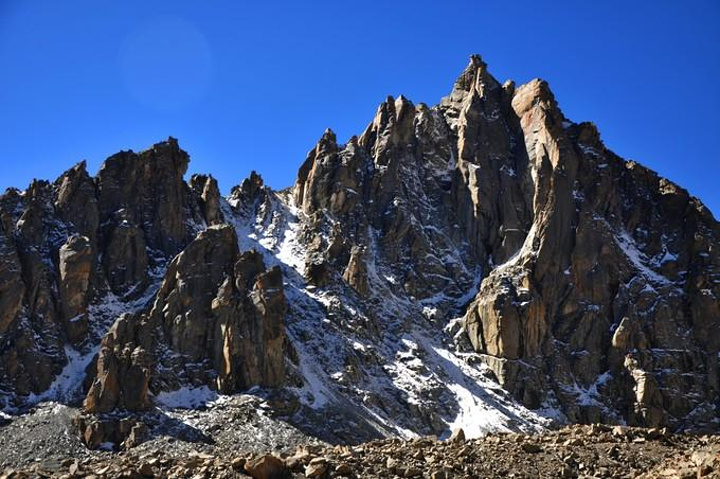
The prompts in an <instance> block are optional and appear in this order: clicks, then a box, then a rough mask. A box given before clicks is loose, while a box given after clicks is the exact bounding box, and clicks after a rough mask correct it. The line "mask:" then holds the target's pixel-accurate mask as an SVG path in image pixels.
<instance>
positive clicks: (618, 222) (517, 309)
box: [0, 56, 720, 447]
mask: <svg viewBox="0 0 720 479" xmlns="http://www.w3.org/2000/svg"><path fill="white" fill-rule="evenodd" d="M188 162H189V155H188V154H187V153H185V152H184V151H182V150H181V149H180V147H179V145H178V142H177V140H175V139H173V138H170V139H168V140H167V141H165V142H161V143H158V144H156V145H154V146H152V147H151V148H150V149H148V150H146V151H143V152H140V153H135V152H132V151H123V152H120V153H118V154H116V155H113V156H111V157H110V158H108V160H107V161H106V162H105V163H104V164H103V166H102V168H101V170H100V172H99V173H98V175H97V176H96V177H92V176H90V175H89V174H88V173H87V171H86V168H85V165H84V163H80V164H78V165H76V166H75V167H73V168H71V169H70V170H68V171H67V172H65V173H63V175H61V177H60V178H58V180H56V181H55V182H53V183H50V182H42V181H36V182H33V184H31V185H30V187H29V188H28V190H27V191H25V192H19V191H17V190H9V191H8V192H6V193H5V194H4V195H2V196H1V197H0V220H1V221H0V393H1V394H2V395H1V396H0V398H2V401H3V403H2V404H3V405H4V408H5V409H6V410H8V411H11V412H12V411H20V410H21V409H22V408H23V407H26V406H28V405H32V404H33V401H37V400H39V399H37V398H45V399H48V398H53V399H61V400H64V401H65V402H68V403H71V404H76V405H77V404H79V400H81V399H84V415H83V416H82V418H81V420H79V422H78V424H79V426H80V429H81V431H82V432H83V437H84V440H85V442H86V443H87V444H88V445H91V446H94V447H95V446H99V445H100V444H102V443H103V441H105V440H108V441H112V442H114V443H116V445H117V444H120V442H122V443H124V444H131V443H134V442H135V441H136V439H137V438H138V437H139V435H140V433H141V432H142V430H143V427H144V426H141V425H139V424H137V421H140V419H138V418H143V419H142V420H145V419H147V418H148V417H150V416H152V414H154V412H153V411H167V410H168V408H171V406H169V404H177V402H178V401H180V399H183V400H185V399H186V397H185V395H191V396H192V399H193V400H195V399H197V396H202V397H207V396H211V397H217V395H234V394H236V393H239V392H247V390H248V389H250V388H256V389H253V392H252V394H257V395H258V397H262V398H263V400H267V401H268V404H271V405H272V406H268V407H272V408H274V409H275V411H276V413H277V414H283V415H284V416H283V417H284V420H287V421H288V422H290V423H293V424H295V425H297V426H298V427H299V428H302V429H303V430H304V431H310V432H312V434H315V435H317V436H321V437H323V438H324V439H326V440H328V441H335V442H347V441H356V440H360V439H370V438H375V437H378V436H384V435H393V434H403V435H410V434H420V435H424V434H438V435H449V432H450V430H452V429H455V428H456V427H463V428H464V429H465V432H466V433H467V434H468V436H471V435H472V436H477V435H480V434H481V433H483V432H486V431H488V430H495V429H501V430H539V429H543V428H545V427H547V426H548V425H550V424H551V423H552V422H553V421H556V422H558V421H559V422H563V421H565V422H583V423H591V422H606V423H627V424H631V425H641V426H664V427H668V428H672V429H685V428H694V429H714V428H716V427H717V424H718V421H717V412H716V411H717V410H718V409H717V406H718V401H720V394H719V391H720V386H718V385H719V384H720V378H719V377H718V371H719V370H720V368H719V367H718V364H717V363H718V352H719V351H720V339H718V338H720V331H718V328H720V323H719V322H718V318H720V301H719V300H718V298H720V253H719V251H720V247H719V246H718V245H719V244H720V226H719V225H718V223H717V221H716V220H715V219H714V217H713V216H712V214H711V213H710V212H709V211H708V210H707V208H705V207H704V206H703V205H702V203H700V202H699V201H698V200H697V199H695V198H693V197H692V196H691V195H690V194H689V193H688V192H687V191H685V190H683V189H682V188H680V187H679V186H677V185H675V184H674V183H672V182H671V181H669V180H666V179H664V178H661V177H660V176H659V175H657V174H656V173H655V172H653V171H651V170H649V169H647V168H645V167H643V166H642V165H640V164H638V163H636V162H632V161H630V162H628V161H625V160H623V159H622V158H620V157H619V156H617V155H616V154H614V153H613V152H612V151H610V150H608V149H607V147H606V146H605V145H604V144H603V142H602V140H601V137H600V134H599V132H598V131H597V128H596V127H595V126H594V125H592V124H591V123H574V122H572V121H570V120H568V119H567V118H566V117H565V116H564V114H563V113H562V111H561V109H560V107H559V105H558V103H557V101H556V99H555V97H554V95H553V93H552V92H551V90H550V88H549V86H548V85H547V83H546V82H544V81H542V80H532V81H530V82H529V83H527V84H525V85H520V86H515V84H514V83H512V82H506V83H505V84H504V85H502V86H501V85H500V84H499V83H498V82H497V81H496V80H495V79H494V78H493V77H492V75H491V74H490V73H489V71H488V69H487V65H485V63H484V62H483V61H482V59H481V58H480V57H479V56H473V57H471V59H470V63H469V65H468V67H467V68H466V69H465V70H464V71H463V72H462V73H461V75H460V76H459V77H458V79H457V81H456V82H455V84H454V86H453V88H452V91H451V93H450V95H449V96H448V97H446V98H444V99H442V101H441V102H440V104H439V105H436V106H428V105H425V104H417V105H415V104H413V103H412V102H411V101H410V100H408V99H406V98H405V97H403V96H398V97H397V98H394V97H388V98H387V99H386V100H385V101H384V102H382V103H381V104H380V105H379V107H378V109H377V112H376V114H375V116H374V117H373V118H372V120H371V122H370V123H369V124H368V126H367V128H366V129H365V131H364V132H363V133H362V134H361V135H359V136H354V137H352V138H351V139H350V140H349V141H348V143H347V144H342V143H338V141H337V138H336V135H335V133H333V131H332V130H330V129H327V130H326V131H325V132H324V133H323V134H322V136H321V137H320V139H319V140H318V142H317V144H316V145H315V146H314V147H313V148H312V149H311V150H310V151H309V152H308V154H307V157H306V159H305V161H304V162H303V163H302V165H301V166H300V168H299V171H298V174H297V180H296V181H295V184H294V185H293V187H292V188H290V189H287V190H283V191H274V190H273V189H272V188H270V187H269V186H268V185H265V184H264V182H263V180H262V178H261V177H260V175H259V174H257V173H256V172H255V171H253V172H252V173H251V174H250V176H249V177H248V178H246V179H245V180H243V181H242V182H241V183H240V185H238V186H236V187H235V188H233V189H232V192H231V194H230V195H229V196H228V197H227V198H224V197H222V195H221V194H220V191H219V188H218V184H217V181H216V180H215V178H213V177H212V176H210V175H200V174H198V175H193V176H192V177H191V178H190V180H189V181H188V182H186V181H185V180H184V175H185V173H186V171H187V169H188ZM78 371H82V372H81V373H77V372H78ZM84 371H87V372H86V373H85V372H84ZM83 385H84V386H83ZM191 393H192V394H191ZM169 398H170V399H169ZM178 398H180V399H178ZM236 399H237V398H236ZM193 404H195V403H193ZM211 407H215V406H211ZM223 407H224V406H223ZM218 408H219V409H218V410H220V409H222V408H221V407H220V406H218ZM148 411H150V412H148ZM222 411H225V409H222ZM173 414H174V413H173ZM198 414H201V413H200V412H198ZM213 414H214V412H213ZM219 414H224V412H223V413H219ZM153 417H155V416H153ZM318 417H322V420H318ZM121 418H122V419H121ZM328 418H329V419H328ZM153 420H155V419H153ZM123 421H124V422H123ZM328 424H332V426H328ZM343 424H352V425H353V426H352V427H351V428H344V427H343V426H342V425H343ZM148 427H149V426H148Z"/></svg>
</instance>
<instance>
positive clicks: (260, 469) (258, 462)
mask: <svg viewBox="0 0 720 479" xmlns="http://www.w3.org/2000/svg"><path fill="white" fill-rule="evenodd" d="M244 467H245V472H247V473H248V474H249V475H250V476H251V477H254V478H255V479H285V478H287V477H290V474H289V471H288V469H287V468H286V467H285V463H284V462H283V461H282V460H281V459H279V458H277V457H275V456H273V455H271V454H265V455H264V456H258V457H255V458H252V459H249V460H248V461H247V462H246V463H245V466H244Z"/></svg>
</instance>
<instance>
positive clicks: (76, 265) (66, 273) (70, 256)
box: [58, 235, 94, 344]
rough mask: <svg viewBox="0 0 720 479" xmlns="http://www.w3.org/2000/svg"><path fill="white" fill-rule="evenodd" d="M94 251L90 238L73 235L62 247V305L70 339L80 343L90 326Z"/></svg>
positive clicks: (60, 262) (60, 266)
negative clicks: (89, 308)
mask: <svg viewBox="0 0 720 479" xmlns="http://www.w3.org/2000/svg"><path fill="white" fill-rule="evenodd" d="M93 262H94V251H93V248H92V244H91V242H90V239H89V238H87V237H85V236H78V235H75V236H71V237H69V238H68V239H67V241H66V242H65V244H64V245H63V246H62V247H61V248H60V253H59V264H58V267H59V270H60V304H61V309H62V313H63V318H64V320H65V328H66V331H67V334H68V338H69V339H70V341H71V342H73V343H76V344H77V343H79V342H80V341H82V340H83V339H84V337H85V334H86V333H87V329H88V318H87V306H88V300H89V297H88V294H89V288H90V276H91V274H92V270H93Z"/></svg>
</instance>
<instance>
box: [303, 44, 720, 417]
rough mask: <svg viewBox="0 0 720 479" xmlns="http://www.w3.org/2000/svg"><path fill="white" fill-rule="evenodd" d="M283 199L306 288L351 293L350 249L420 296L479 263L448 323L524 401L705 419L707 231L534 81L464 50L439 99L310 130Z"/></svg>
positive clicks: (709, 397)
mask: <svg viewBox="0 0 720 479" xmlns="http://www.w3.org/2000/svg"><path fill="white" fill-rule="evenodd" d="M293 195H294V200H295V203H296V204H297V206H298V208H300V209H301V210H302V212H303V213H304V214H305V215H306V217H307V221H306V225H307V226H306V227H307V229H308V230H309V231H308V233H306V237H305V241H306V244H307V251H309V252H311V254H309V255H308V256H307V257H306V263H307V264H306V268H305V275H306V277H307V279H308V281H310V282H312V283H314V284H317V285H323V284H326V283H327V282H328V281H329V280H328V278H329V277H330V278H332V277H333V275H340V276H341V278H342V279H343V280H344V281H345V282H346V283H347V284H348V285H349V286H351V287H352V288H353V289H354V290H355V291H356V292H357V293H358V294H360V295H361V296H367V294H368V286H367V277H366V275H367V269H368V268H367V267H364V266H363V265H364V263H365V261H368V260H367V259H365V260H362V259H361V257H362V256H366V254H363V255H361V254H360V252H361V251H366V250H372V253H371V254H372V255H374V258H372V259H370V260H369V262H370V263H377V262H378V261H381V262H384V263H389V264H392V265H393V269H394V271H395V272H396V273H398V274H397V276H396V277H395V278H394V280H395V283H394V284H393V286H394V288H395V289H397V288H402V289H403V290H404V292H405V293H406V294H408V295H411V296H412V297H414V298H419V299H421V301H422V299H423V298H432V297H435V295H437V294H438V293H439V292H442V294H444V295H447V296H452V295H453V289H459V290H464V291H465V292H467V291H472V287H473V286H472V281H471V280H470V279H469V278H468V272H472V271H478V270H479V271H480V273H479V278H480V279H481V280H482V282H481V286H480V288H479V291H477V294H475V295H474V296H475V299H474V300H473V301H472V302H471V303H470V304H469V305H467V306H466V307H463V309H464V312H463V313H462V315H463V317H464V319H463V326H464V330H465V333H466V334H467V337H468V339H469V340H470V343H471V345H472V347H473V349H474V350H475V351H477V352H478V353H480V356H479V359H480V360H481V361H482V362H484V363H485V364H487V365H488V366H489V367H490V368H491V369H492V371H493V373H494V374H495V376H496V378H497V379H498V381H499V382H500V383H501V384H502V385H503V387H505V388H506V389H507V390H509V391H510V392H511V393H512V394H513V395H514V396H515V398H516V399H518V400H520V401H521V402H522V403H523V404H525V405H526V406H528V407H530V408H533V409H536V408H541V407H545V408H548V407H553V408H556V409H558V410H559V411H561V412H562V413H563V414H564V415H565V416H566V417H567V418H568V419H569V420H571V421H579V422H597V421H604V422H617V421H625V422H627V423H629V424H633V425H644V426H664V425H669V426H671V427H678V428H680V427H684V426H685V425H687V424H688V422H690V423H692V424H694V425H696V426H700V425H701V426H702V427H714V426H712V425H713V424H714V423H715V422H716V418H717V413H716V406H717V403H718V399H719V398H718V368H717V353H718V347H717V344H716V343H717V341H716V338H717V337H718V334H717V328H718V327H720V314H719V312H718V307H719V305H720V300H719V298H720V281H719V280H718V278H719V277H720V276H718V275H719V274H720V259H719V256H718V250H719V247H718V245H719V242H720V227H719V226H718V223H717V221H716V220H715V219H714V218H713V216H712V214H711V213H710V212H709V211H708V210H707V208H705V207H704V206H703V205H702V204H701V203H700V202H699V201H698V200H697V199H696V198H693V197H691V196H690V195H689V194H688V193H687V192H686V191H685V190H683V189H682V188H680V187H678V186H677V185H674V184H673V183H671V182H670V181H668V180H666V179H663V178H660V177H659V176H658V175H657V174H655V173H654V172H652V171H650V170H648V169H646V168H644V167H642V166H641V165H639V164H638V163H636V162H633V161H625V160H623V159H621V158H619V157H618V156H616V155H615V154H614V153H612V152H611V151H609V150H608V149H607V148H606V147H605V146H604V145H603V143H602V141H601V140H600V137H599V134H598V132H597V129H596V128H595V127H594V126H593V125H592V124H589V123H580V124H576V123H573V122H571V121H569V120H568V119H566V118H565V117H564V116H563V114H562V111H561V110H560V109H559V107H558V105H557V103H556V101H555V98H554V96H553V94H552V92H551V91H550V89H549V86H548V85H547V83H546V82H544V81H542V80H533V81H531V82H530V83H528V84H526V85H523V86H520V87H516V86H515V85H514V84H513V83H512V82H507V83H505V84H504V85H501V84H500V83H499V82H498V81H496V80H495V79H494V78H493V77H492V76H491V75H490V74H489V73H488V70H487V66H486V65H485V63H484V62H483V61H482V60H481V59H480V57H478V56H473V57H472V58H471V60H470V63H469V65H468V67H467V68H466V70H465V71H464V72H463V73H462V74H461V75H460V77H459V78H458V79H457V81H456V83H455V85H454V88H453V90H452V92H451V94H450V95H449V96H448V97H446V98H444V99H443V101H442V102H441V103H440V105H439V106H438V107H434V108H428V107H426V106H424V105H417V106H415V105H413V104H412V103H410V102H409V101H408V100H407V99H405V98H403V97H399V98H398V99H397V100H393V99H392V98H389V99H388V100H387V101H386V102H384V103H383V104H382V105H381V106H380V107H379V109H378V112H377V115H376V117H375V119H374V120H373V122H372V123H371V124H370V125H369V126H368V128H367V129H366V131H365V132H364V133H363V135H362V136H361V137H360V138H359V139H358V138H352V139H350V141H349V142H348V144H346V145H338V144H337V143H336V139H335V136H334V134H332V132H330V131H327V132H326V133H325V134H324V135H323V137H322V138H321V140H320V141H319V142H318V145H317V146H316V147H315V148H314V149H313V150H312V151H311V152H310V153H309V155H308V158H307V160H306V162H305V164H303V166H302V167H301V169H300V171H299V174H298V180H297V183H296V185H295V187H294V190H293ZM314 231H317V232H322V233H323V234H317V233H313V232H314ZM369 231H372V232H373V233H369ZM448 253H449V254H448ZM370 289H372V286H371V287H370ZM688 418H691V419H688Z"/></svg>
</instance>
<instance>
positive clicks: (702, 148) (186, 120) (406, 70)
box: [0, 0, 720, 216]
mask: <svg viewBox="0 0 720 479" xmlns="http://www.w3.org/2000/svg"><path fill="white" fill-rule="evenodd" d="M472 53H480V54H481V55H482V56H483V58H484V59H485V60H486V61H487V62H488V64H489V66H490V70H491V72H492V73H493V74H494V75H495V76H496V77H497V78H498V80H500V81H504V80H505V79H508V78H512V79H514V80H515V81H517V82H518V83H521V82H526V81H528V80H530V79H532V78H534V77H541V78H544V79H546V80H548V81H549V82H550V85H551V87H552V89H553V91H554V92H555V95H556V97H557V98H558V100H559V102H560V105H561V107H562V108H563V110H564V112H565V114H566V116H568V117H569V118H571V119H573V120H575V121H582V120H591V121H594V122H595V123H597V124H598V126H599V128H600V131H601V133H602V136H603V138H604V140H605V142H606V144H607V145H608V146H609V147H610V148H612V149H613V150H614V151H615V152H616V153H618V154H619V155H621V156H624V157H626V158H632V159H636V160H638V161H640V162H642V163H644V164H646V165H648V166H650V167H651V168H653V169H655V170H657V171H659V172H660V173H661V174H662V175H664V176H667V177H669V178H670V179H672V180H674V181H676V182H677V183H679V184H680V185H682V186H684V187H685V188H687V189H689V190H690V192H691V193H693V194H695V195H697V196H699V197H700V198H701V199H702V200H703V201H704V202H705V203H706V204H707V205H708V206H709V207H710V208H711V209H712V210H713V212H714V213H715V215H716V216H718V215H719V214H720V192H719V191H720V153H719V152H720V126H719V125H720V118H719V115H720V2H718V0H707V1H694V0H684V1H682V2H680V1H647V2H641V1H626V0H623V1H602V2H585V1H581V2H578V1H567V2H561V1H553V2H539V1H531V2H526V1H514V2H500V1H493V2H487V1H478V0H476V1H452V0H449V1H423V0H413V1H387V0H386V1H383V2H374V1H369V0H367V1H363V2H346V1H337V0H336V1H332V2H330V1H312V2H275V1H264V2H252V3H250V2H241V1H232V2H231V1H209V2H201V1H197V0H192V1H180V0H173V1H165V2H163V1H147V0H146V1H129V0H125V1H108V0H106V1H101V0H85V1H79V0H62V1H58V0H51V1H49V0H31V1H20V0H0V68H1V71H2V73H1V74H0V165H1V166H2V173H1V174H0V178H1V179H0V188H2V189H4V188H5V187H7V186H20V187H25V186H26V185H27V184H28V183H29V181H30V180H31V179H32V178H33V177H40V178H47V179H54V178H55V177H57V176H58V175H59V174H60V173H61V172H62V171H64V170H65V169H66V168H68V167H70V166H71V165H73V164H74V163H75V162H77V161H79V160H80V159H87V160H88V163H89V169H90V170H91V173H95V172H97V170H98V168H99V166H100V164H101V163H102V161H103V160H104V159H105V158H106V157H107V156H109V155H111V154H112V153H114V152H116V151H118V150H120V149H128V148H131V149H134V150H141V149H143V148H146V147H148V146H150V145H151V144H152V143H154V142H156V141H159V140H162V139H164V138H166V137H167V136H169V135H172V136H175V137H177V138H179V140H180V145H181V146H182V147H183V148H184V149H186V150H187V151H188V152H189V153H190V156H191V158H192V161H191V166H190V168H191V172H210V173H212V174H213V175H215V176H216V177H217V178H218V179H219V181H220V185H221V188H222V189H223V191H225V192H227V191H228V190H229V189H230V188H231V187H232V186H233V185H234V184H236V183H238V182H239V181H240V180H242V178H244V177H245V176H247V174H248V173H249V171H250V170H252V169H255V170H258V171H259V172H260V173H261V174H262V175H263V177H264V178H265V179H266V182H267V183H269V184H270V185H271V186H273V187H276V188H282V187H285V186H289V185H290V184H291V183H292V181H293V179H294V177H295V173H296V171H297V168H298V167H299V165H300V164H301V162H302V161H303V159H304V158H305V155H306V153H307V151H308V150H309V149H310V148H311V147H312V146H313V145H314V143H315V141H316V140H317V139H318V138H319V137H320V135H321V134H322V132H323V130H324V129H325V128H326V127H331V128H333V129H334V130H335V131H336V132H337V133H338V137H339V139H340V140H341V141H345V140H346V139H347V138H349V137H350V136H351V135H353V134H356V133H360V132H362V130H363V128H364V127H365V126H366V124H367V123H368V122H369V121H370V120H371V119H372V116H373V114H374V112H375V109H376V107H377V104H378V103H380V102H381V101H382V100H383V99H384V98H385V97H386V96H387V95H388V94H390V95H399V94H401V93H402V94H404V95H406V96H407V97H408V98H410V99H411V100H413V101H415V102H421V101H422V102H426V103H428V104H435V103H437V102H438V101H439V100H440V98H441V97H442V96H444V95H446V94H447V93H448V92H449V91H450V88H451V86H452V83H453V81H454V79H455V77H456V76H457V75H458V74H459V73H460V71H462V69H463V68H464V66H465V64H466V62H467V59H468V57H469V55H470V54H472Z"/></svg>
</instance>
